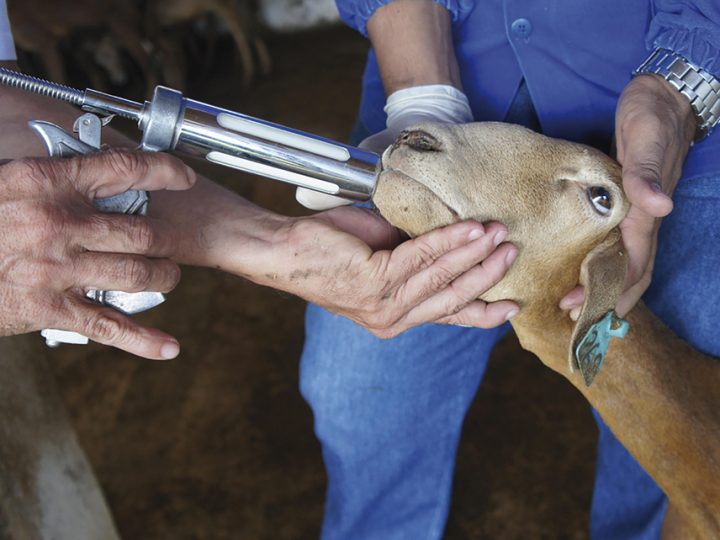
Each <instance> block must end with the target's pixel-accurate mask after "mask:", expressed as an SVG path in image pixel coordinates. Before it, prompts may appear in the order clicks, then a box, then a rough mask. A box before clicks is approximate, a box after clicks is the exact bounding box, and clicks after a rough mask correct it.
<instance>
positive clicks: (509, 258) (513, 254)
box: [505, 249, 518, 266]
mask: <svg viewBox="0 0 720 540" xmlns="http://www.w3.org/2000/svg"><path fill="white" fill-rule="evenodd" d="M517 256H518V251H517V249H511V250H510V251H508V253H507V255H505V264H506V265H508V266H510V265H511V264H512V263H514V262H515V259H517Z"/></svg>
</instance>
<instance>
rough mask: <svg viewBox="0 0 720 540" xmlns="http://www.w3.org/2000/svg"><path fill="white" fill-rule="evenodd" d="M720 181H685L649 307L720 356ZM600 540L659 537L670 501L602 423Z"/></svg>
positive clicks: (669, 221) (597, 494)
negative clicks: (718, 324)
mask: <svg viewBox="0 0 720 540" xmlns="http://www.w3.org/2000/svg"><path fill="white" fill-rule="evenodd" d="M718 188H720V176H716V177H704V178H691V179H683V180H682V181H681V183H680V185H679V186H678V189H677V190H676V192H675V194H674V196H673V200H674V202H675V208H674V210H673V212H672V214H670V215H669V216H668V217H666V218H665V219H664V220H663V224H662V227H661V229H660V235H659V244H658V254H657V258H656V262H655V271H654V273H653V281H652V285H651V286H650V288H649V289H648V291H647V293H646V294H645V297H644V301H645V303H646V304H647V305H648V307H649V308H650V309H651V310H652V311H653V312H654V313H655V314H656V315H658V317H660V318H661V319H662V320H663V321H664V322H665V323H666V324H667V325H668V326H669V327H670V328H671V329H672V330H673V331H674V332H675V333H677V334H678V335H679V336H680V337H682V338H683V339H684V340H686V341H688V342H689V343H690V344H692V345H693V346H694V347H696V348H698V349H699V350H701V351H703V352H706V353H708V354H711V355H713V356H720V333H718V331H717V322H718V320H720V303H718V302H717V297H718V291H720V273H719V272H718V268H720V195H718V193H719V192H720V190H719V189H718ZM596 419H597V421H598V427H599V428H600V439H599V442H598V462H597V476H596V479H595V491H594V494H593V505H592V512H591V536H592V538H593V539H594V540H605V539H607V540H625V539H628V540H630V539H633V540H645V539H647V540H650V539H653V540H654V539H657V538H659V536H660V531H661V528H662V521H663V518H664V516H665V509H666V507H667V498H666V497H665V495H664V494H663V492H662V491H661V490H660V488H659V487H658V486H657V484H655V482H654V481H653V480H652V479H651V478H650V477H649V476H648V475H647V473H645V472H644V471H643V469H642V468H641V467H640V466H639V465H638V464H637V462H636V461H635V460H634V458H633V457H632V456H630V454H629V453H628V452H627V450H625V448H624V447H623V446H622V445H621V444H620V442H619V441H618V440H617V439H616V438H615V436H614V435H613V434H612V432H611V431H610V429H609V428H608V427H607V425H606V424H605V423H604V422H603V421H602V420H601V419H600V418H599V417H598V416H597V414H596Z"/></svg>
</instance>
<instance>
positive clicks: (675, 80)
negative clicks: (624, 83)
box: [633, 49, 720, 142]
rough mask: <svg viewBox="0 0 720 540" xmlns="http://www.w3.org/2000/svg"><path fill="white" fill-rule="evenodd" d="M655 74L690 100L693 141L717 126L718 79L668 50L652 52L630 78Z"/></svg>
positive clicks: (719, 115)
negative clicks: (693, 113) (694, 126)
mask: <svg viewBox="0 0 720 540" xmlns="http://www.w3.org/2000/svg"><path fill="white" fill-rule="evenodd" d="M641 73H655V74H657V75H660V76H661V77H662V78H663V79H665V80H666V81H667V82H669V83H670V84H672V85H673V86H674V87H675V88H677V90H678V91H679V92H680V93H681V94H682V95H684V96H685V97H686V98H688V100H689V101H690V106H691V107H692V109H693V111H695V115H696V116H697V130H696V132H695V142H697V141H700V140H701V139H704V138H705V137H706V136H707V135H708V134H709V133H710V131H712V129H713V128H714V127H715V126H716V125H717V124H718V123H720V79H718V78H717V77H715V76H714V75H712V74H711V73H708V72H707V71H705V70H704V69H702V68H700V67H698V66H697V65H695V64H693V63H692V62H690V61H689V60H688V59H687V58H684V57H682V56H680V55H679V54H677V53H675V52H673V51H670V50H668V49H655V50H654V51H653V53H652V54H651V55H650V56H648V58H647V59H646V60H645V61H644V62H643V63H642V64H640V66H639V67H638V68H637V69H636V70H635V71H633V75H639V74H641Z"/></svg>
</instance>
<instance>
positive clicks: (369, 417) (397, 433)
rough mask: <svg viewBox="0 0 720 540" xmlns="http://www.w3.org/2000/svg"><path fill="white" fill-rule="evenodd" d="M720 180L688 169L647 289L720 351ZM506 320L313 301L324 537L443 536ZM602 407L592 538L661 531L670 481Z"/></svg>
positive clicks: (310, 360)
mask: <svg viewBox="0 0 720 540" xmlns="http://www.w3.org/2000/svg"><path fill="white" fill-rule="evenodd" d="M521 91H522V89H521ZM525 105H526V104H525ZM515 110H521V108H517V107H516V108H515ZM511 113H512V111H511ZM509 116H512V114H509ZM718 186H720V175H718V176H717V177H711V178H693V179H683V180H682V181H681V183H680V185H679V187H678V189H677V191H676V193H675V196H674V201H675V210H674V211H673V213H672V214H671V215H670V216H669V217H667V218H665V220H664V222H663V225H662V228H661V231H660V239H659V247H658V254H657V259H656V266H655V273H654V277H653V284H652V286H651V287H650V289H649V290H648V292H647V293H646V295H645V298H644V300H645V302H646V303H647V304H648V306H649V307H650V308H651V309H652V310H653V311H655V313H656V314H658V315H659V316H660V318H661V319H663V320H664V321H665V322H666V323H667V324H668V325H669V326H670V327H671V328H672V329H673V330H674V331H675V332H676V333H678V334H679V335H680V336H681V337H682V338H683V339H685V340H686V341H688V342H690V343H691V344H693V345H694V346H695V347H697V348H699V349H701V350H703V351H705V352H707V353H709V354H712V355H714V356H720V334H719V333H718V331H717V325H716V322H717V321H718V320H720V303H718V302H714V301H710V299H711V298H713V297H715V296H716V295H717V291H718V290H720V274H719V273H718V271H717V269H718V268H720V195H718V189H717V188H718ZM508 328H509V325H505V326H503V327H500V328H496V329H493V330H480V329H475V328H461V327H454V326H443V325H432V324H428V325H424V326H421V327H418V328H415V329H413V330H410V331H408V332H406V333H404V334H402V335H400V336H398V337H397V338H394V339H391V340H379V339H377V338H375V337H374V336H372V334H370V333H369V332H367V331H366V330H364V329H363V328H361V327H359V326H357V325H355V324H354V323H352V322H350V321H348V320H347V319H344V318H342V317H339V316H336V315H332V314H330V313H329V312H327V311H325V310H323V309H321V308H318V307H317V306H312V305H311V306H309V307H308V310H307V315H306V342H305V349H304V352H303V357H302V363H301V374H300V376H301V391H302V393H303V396H304V397H305V399H306V400H307V402H308V403H309V404H310V406H311V407H312V409H313V412H314V415H315V431H316V434H317V437H318V439H319V440H320V442H321V444H322V450H323V458H324V461H325V466H326V469H327V474H328V491H327V501H326V510H325V519H324V522H323V529H322V536H323V538H324V539H326V540H330V539H333V540H334V539H338V540H339V539H342V540H355V539H358V540H359V539H372V540H385V539H393V540H400V539H408V540H423V539H428V540H430V539H437V538H440V537H441V536H442V533H443V530H444V527H445V521H446V518H447V514H448V508H449V504H450V495H451V484H452V476H453V469H454V462H455V454H456V449H457V445H458V441H459V438H460V432H461V427H462V423H463V420H464V417H465V414H466V412H467V410H468V408H469V406H470V403H471V401H472V399H473V397H474V395H475V393H476V391H477V388H478V385H479V384H480V381H481V380H482V376H483V373H484V372H485V368H486V366H487V362H488V357H489V355H490V352H491V350H492V348H493V346H494V345H495V344H496V343H497V342H498V340H499V339H500V338H501V337H502V336H503V335H504V333H505V332H506V331H507V330H508ZM595 416H596V420H597V424H598V428H599V430H600V436H599V440H598V449H597V451H598V459H597V467H596V482H595V488H594V493H593V503H592V509H591V523H590V530H591V536H592V538H594V539H596V540H600V539H602V540H604V539H607V540H623V539H628V540H630V539H657V538H659V535H660V530H661V527H662V520H663V517H664V514H665V509H666V506H667V499H666V497H665V495H664V494H663V493H662V491H661V490H660V489H659V488H658V487H657V485H656V484H655V482H654V481H653V480H652V479H651V478H650V477H649V476H648V475H647V474H646V473H645V472H644V471H643V469H642V468H641V467H640V466H639V465H638V464H637V462H636V461H635V460H634V459H633V458H632V457H631V456H630V454H629V453H628V452H627V450H625V448H624V447H623V446H622V445H621V444H620V443H619V441H618V440H617V439H616V438H615V437H614V435H613V434H612V433H611V432H610V430H609V429H608V427H607V426H606V425H605V423H604V422H603V421H602V420H601V419H600V417H599V416H598V415H597V414H596V415H595Z"/></svg>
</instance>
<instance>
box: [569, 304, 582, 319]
mask: <svg viewBox="0 0 720 540" xmlns="http://www.w3.org/2000/svg"><path fill="white" fill-rule="evenodd" d="M570 318H571V319H572V320H573V321H577V320H578V319H579V318H580V308H579V307H576V308H572V309H571V310H570Z"/></svg>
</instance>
